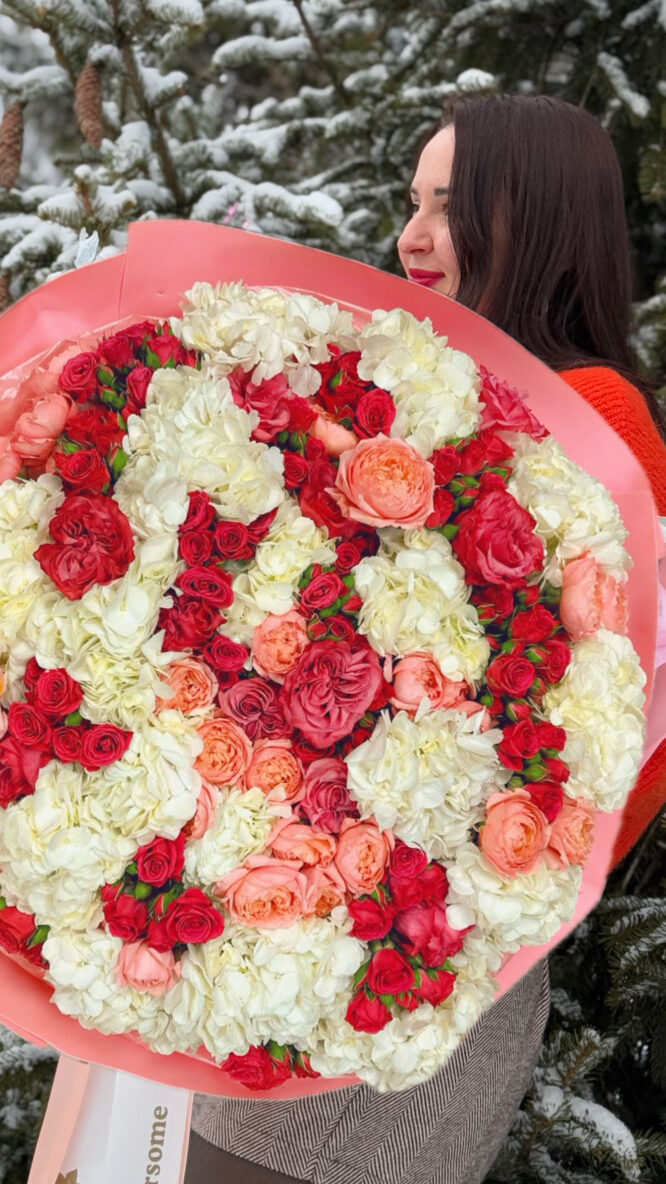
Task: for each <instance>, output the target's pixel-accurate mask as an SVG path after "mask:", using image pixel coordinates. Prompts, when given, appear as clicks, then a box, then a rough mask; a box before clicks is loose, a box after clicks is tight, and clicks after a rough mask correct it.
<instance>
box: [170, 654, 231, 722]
mask: <svg viewBox="0 0 666 1184" xmlns="http://www.w3.org/2000/svg"><path fill="white" fill-rule="evenodd" d="M164 675H165V679H164V681H165V682H166V683H167V685H168V686H170V687H171V689H172V691H173V692H174V694H173V697H172V698H171V699H158V700H157V704H156V711H164V710H177V711H182V713H183V715H189V714H190V712H192V711H202V710H203V709H204V708H205V707H210V705H211V703H212V702H213V700H214V698H215V696H216V695H217V692H218V690H219V687H218V682H217V679H216V677H215V675H214V674H213V671H212V670H211V669H210V666H207V665H206V663H205V662H202V661H201V659H200V658H179V659H178V661H176V662H172V663H171V665H170V666H168V667H167V668H166V670H165V671H164Z"/></svg>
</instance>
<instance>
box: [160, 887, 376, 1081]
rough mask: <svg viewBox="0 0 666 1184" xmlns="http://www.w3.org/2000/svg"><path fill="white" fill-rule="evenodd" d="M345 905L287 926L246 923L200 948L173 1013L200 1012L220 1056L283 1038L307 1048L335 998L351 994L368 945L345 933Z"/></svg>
mask: <svg viewBox="0 0 666 1184" xmlns="http://www.w3.org/2000/svg"><path fill="white" fill-rule="evenodd" d="M346 912H347V910H346V909H345V908H344V907H342V906H341V907H339V908H338V909H334V910H333V912H332V913H331V914H330V915H329V916H328V917H323V918H320V917H303V918H301V919H300V920H298V921H296V922H295V923H294V924H293V925H290V926H289V927H288V928H285V929H264V930H260V929H256V930H250V929H241V928H240V927H238V926H234V925H233V924H231V923H228V925H227V929H226V930H225V933H224V935H223V936H222V938H219V939H217V940H215V941H211V942H207V943H206V945H202V946H196V947H193V948H191V949H190V950H189V951H188V954H187V958H186V959H184V960H183V974H182V984H183V990H182V995H181V997H180V1000H179V1004H178V1007H177V1008H176V1010H175V1012H174V1018H175V1020H176V1022H177V1023H178V1022H179V1021H180V1018H181V1016H182V1017H183V1018H187V1017H190V1016H195V1017H196V1019H197V1030H198V1033H199V1036H200V1038H201V1040H202V1042H203V1043H204V1045H205V1046H206V1048H207V1049H208V1051H209V1052H210V1053H211V1055H212V1056H214V1057H215V1059H216V1060H221V1059H222V1058H224V1057H225V1056H226V1055H228V1054H229V1053H230V1052H236V1053H240V1054H242V1053H245V1052H247V1050H248V1048H249V1046H250V1045H252V1044H260V1043H262V1042H263V1041H267V1040H277V1041H278V1043H283V1044H291V1043H295V1044H298V1046H299V1047H301V1048H306V1047H308V1046H309V1040H310V1037H311V1035H312V1032H313V1030H314V1028H315V1027H316V1025H317V1024H318V1023H319V1021H320V1020H321V1019H322V1018H323V1016H325V1015H326V1014H327V1013H328V1012H329V1011H330V1009H331V1008H332V1007H333V1006H334V1004H335V1003H336V1002H337V1001H338V1000H340V1001H344V999H348V998H349V993H350V990H351V986H352V979H353V976H354V974H355V973H356V971H357V970H358V968H359V966H360V965H361V963H362V962H363V960H364V958H365V956H366V948H365V945H364V944H363V943H362V942H360V941H358V940H357V939H356V938H354V937H350V936H349V934H348V933H346V932H345V926H344V925H343V922H344V919H345V917H346Z"/></svg>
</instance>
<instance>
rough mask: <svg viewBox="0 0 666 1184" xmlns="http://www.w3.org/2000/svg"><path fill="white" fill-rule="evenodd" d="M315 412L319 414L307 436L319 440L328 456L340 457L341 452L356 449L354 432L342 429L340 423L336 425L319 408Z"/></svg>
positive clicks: (356, 442) (356, 439) (356, 437)
mask: <svg viewBox="0 0 666 1184" xmlns="http://www.w3.org/2000/svg"><path fill="white" fill-rule="evenodd" d="M316 410H317V411H318V412H319V414H318V416H317V418H316V419H315V421H314V423H313V424H312V427H311V428H310V429H309V432H308V434H309V435H310V436H314V438H315V440H321V442H322V444H323V445H324V448H325V449H326V451H327V453H328V455H329V456H342V453H343V452H348V451H349V449H350V448H355V447H356V445H357V444H358V436H357V435H356V434H355V433H354V432H351V431H350V430H349V428H345V427H343V425H342V424H341V423H336V421H335V420H334V419H333V417H332V416H331V415H328V414H327V413H326V412H325V411H322V409H321V408H320V407H317V408H316Z"/></svg>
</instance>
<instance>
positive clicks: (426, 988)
mask: <svg viewBox="0 0 666 1184" xmlns="http://www.w3.org/2000/svg"><path fill="white" fill-rule="evenodd" d="M455 985H456V975H455V974H453V973H452V972H451V971H450V970H438V971H436V972H435V973H434V974H433V975H432V976H431V975H430V974H428V973H425V972H421V982H420V983H419V985H418V987H417V988H416V989H415V992H414V994H415V995H416V997H417V999H418V1000H419V1002H420V1003H431V1004H432V1006H433V1007H439V1004H440V1003H443V1002H444V1000H445V999H448V997H449V995H450V994H451V992H452V990H453V988H454V987H455Z"/></svg>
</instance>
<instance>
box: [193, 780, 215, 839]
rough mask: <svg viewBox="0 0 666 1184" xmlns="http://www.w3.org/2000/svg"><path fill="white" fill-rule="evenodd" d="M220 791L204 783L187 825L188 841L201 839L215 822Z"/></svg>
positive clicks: (206, 782) (207, 782)
mask: <svg viewBox="0 0 666 1184" xmlns="http://www.w3.org/2000/svg"><path fill="white" fill-rule="evenodd" d="M219 800H220V791H219V789H218V788H217V786H216V785H211V783H210V782H209V781H204V783H203V785H202V786H201V793H200V794H199V797H198V798H197V808H196V812H195V814H194V818H192V820H191V821H190V822H189V823H188V824H187V828H186V829H187V834H188V836H189V838H190V839H202V838H203V836H204V835H205V833H206V831H207V830H210V828H211V826H212V825H213V823H214V822H215V815H216V813H217V805H218V802H219Z"/></svg>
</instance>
